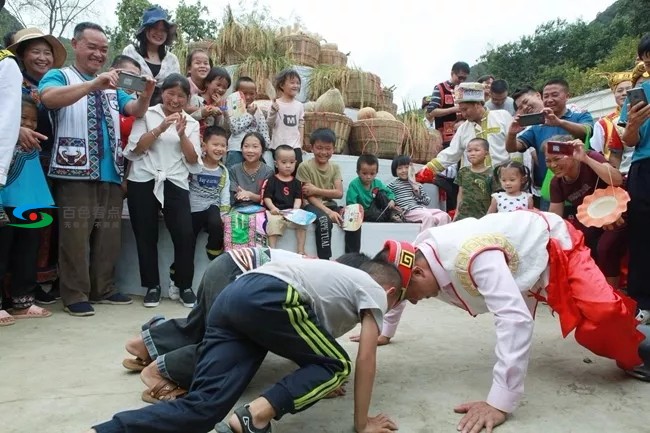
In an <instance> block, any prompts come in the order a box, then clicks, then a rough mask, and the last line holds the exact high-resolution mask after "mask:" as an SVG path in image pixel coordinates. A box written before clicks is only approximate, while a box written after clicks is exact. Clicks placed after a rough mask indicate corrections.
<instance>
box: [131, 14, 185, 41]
mask: <svg viewBox="0 0 650 433" xmlns="http://www.w3.org/2000/svg"><path fill="white" fill-rule="evenodd" d="M159 21H162V22H164V23H165V25H166V26H167V31H168V33H169V35H168V36H167V41H168V42H171V41H173V40H174V38H176V24H174V23H173V22H171V21H170V20H169V15H167V12H165V10H164V9H163V8H161V7H160V6H151V7H150V8H148V9H147V10H145V11H144V14H143V15H142V24H140V28H139V29H138V31H137V32H136V33H135V34H136V36H139V35H141V34H142V32H144V31H145V30H146V29H147V27H151V26H152V25H154V24H156V23H157V22H159Z"/></svg>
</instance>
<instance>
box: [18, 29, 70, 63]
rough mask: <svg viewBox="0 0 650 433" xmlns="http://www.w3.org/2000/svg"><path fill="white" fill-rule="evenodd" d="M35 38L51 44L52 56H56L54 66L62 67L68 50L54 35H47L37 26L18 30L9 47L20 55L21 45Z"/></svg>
mask: <svg viewBox="0 0 650 433" xmlns="http://www.w3.org/2000/svg"><path fill="white" fill-rule="evenodd" d="M34 39H43V40H45V42H47V43H48V44H49V45H50V47H52V57H54V63H53V64H52V67H54V68H60V67H61V66H63V64H64V63H65V59H66V58H67V57H68V52H67V51H66V50H65V47H64V46H63V44H62V43H61V42H59V40H58V39H57V38H55V37H54V36H52V35H46V34H45V33H43V32H42V31H41V30H40V29H37V28H36V27H28V28H26V29H22V30H18V31H17V32H16V34H15V35H14V43H13V44H11V45H9V46H8V47H7V49H8V50H9V51H11V52H12V53H14V54H16V55H18V49H19V48H20V46H21V45H22V44H24V43H26V42H28V41H33V40H34Z"/></svg>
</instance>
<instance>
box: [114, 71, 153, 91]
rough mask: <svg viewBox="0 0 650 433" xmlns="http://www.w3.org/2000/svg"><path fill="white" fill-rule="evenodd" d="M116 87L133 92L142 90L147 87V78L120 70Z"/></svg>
mask: <svg viewBox="0 0 650 433" xmlns="http://www.w3.org/2000/svg"><path fill="white" fill-rule="evenodd" d="M117 87H119V88H121V89H126V90H132V91H134V92H144V89H145V88H146V87H147V78H146V77H140V76H138V75H133V74H129V73H128V72H120V73H119V74H118V79H117Z"/></svg>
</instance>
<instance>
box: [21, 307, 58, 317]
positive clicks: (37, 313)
mask: <svg viewBox="0 0 650 433" xmlns="http://www.w3.org/2000/svg"><path fill="white" fill-rule="evenodd" d="M16 311H21V310H16V309H14V310H13V311H12V313H13V316H14V319H43V318H45V317H50V316H51V315H52V312H51V311H49V310H46V309H45V308H42V307H39V306H38V305H32V306H31V307H29V308H27V309H26V310H22V311H23V312H22V313H16Z"/></svg>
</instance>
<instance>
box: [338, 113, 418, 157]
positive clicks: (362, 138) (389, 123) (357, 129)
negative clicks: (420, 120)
mask: <svg viewBox="0 0 650 433" xmlns="http://www.w3.org/2000/svg"><path fill="white" fill-rule="evenodd" d="M406 134H407V130H406V126H405V125H404V124H403V123H402V122H400V121H399V120H388V119H366V120H358V121H356V122H354V123H353V124H352V130H351V131H350V139H349V140H348V145H349V149H350V155H362V154H372V155H375V156H377V158H388V159H392V158H394V157H395V155H397V153H398V152H400V150H401V149H402V143H403V142H404V137H405V136H406Z"/></svg>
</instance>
